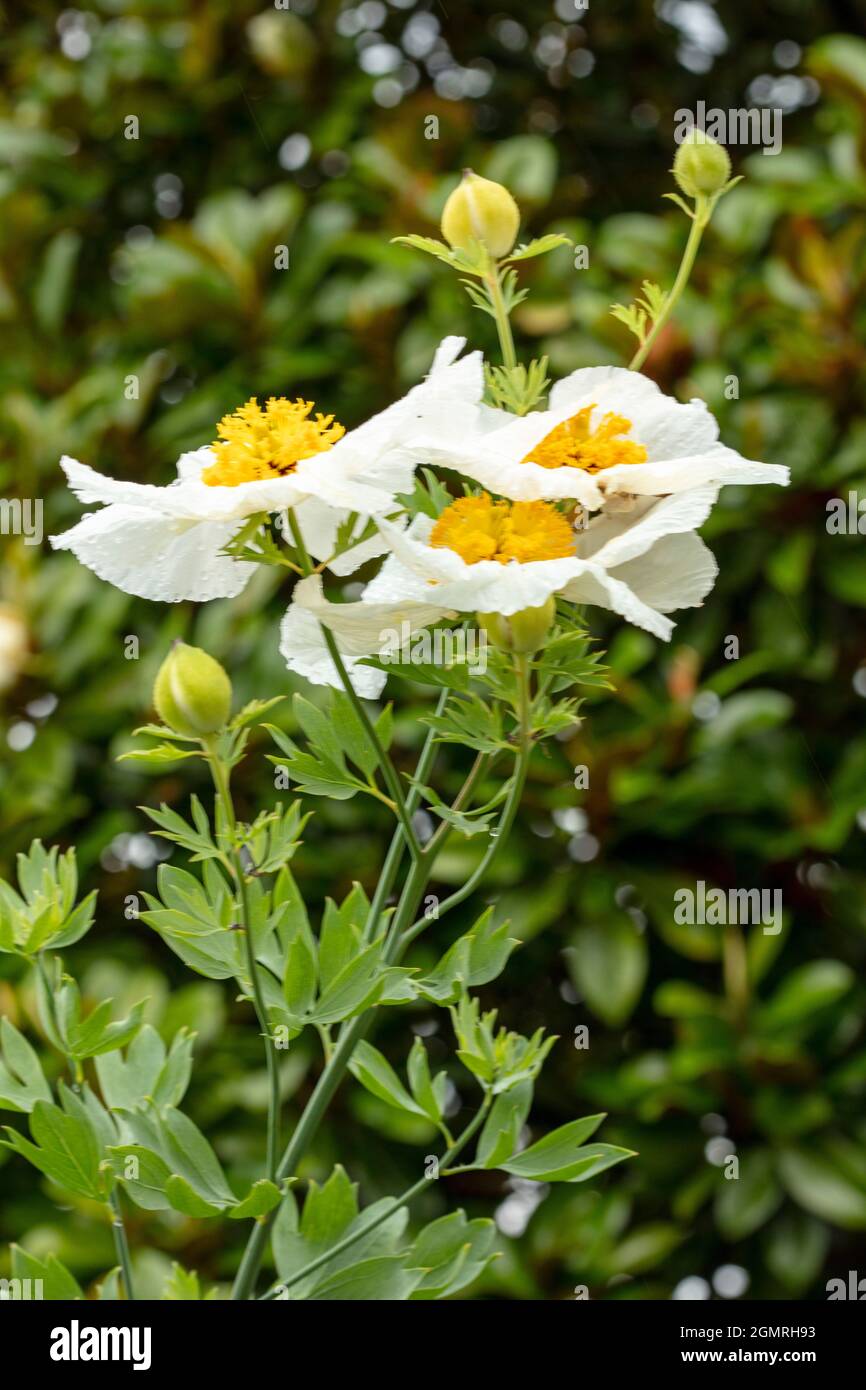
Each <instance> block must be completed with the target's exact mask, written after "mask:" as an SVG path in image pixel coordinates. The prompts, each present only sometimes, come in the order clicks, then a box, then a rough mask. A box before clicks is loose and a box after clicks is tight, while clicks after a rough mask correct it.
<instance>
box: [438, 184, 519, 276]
mask: <svg viewBox="0 0 866 1390" xmlns="http://www.w3.org/2000/svg"><path fill="white" fill-rule="evenodd" d="M519 227H520V209H519V208H518V206H517V204H516V203H515V201H514V199H513V198H512V196H511V194H510V193H509V192H508V189H507V188H503V186H502V184H501V183H494V182H493V181H492V179H483V178H481V176H480V175H479V174H473V172H472V170H471V169H465V170H464V171H463V179H462V181H461V182H460V183H459V184H458V185H457V187H456V188H455V190H454V192H453V193H452V194H451V196H450V197H449V199H448V201H447V203H446V204H445V208H444V210H443V212H442V235H443V236H444V238H445V240H446V241H447V242H448V244H449V246H453V247H455V248H456V247H466V246H468V245H469V243H470V242H472V241H480V242H481V243H482V245H483V246H486V247H487V250H488V251H489V252H490V254H491V256H493V258H494V259H495V260H499V259H500V258H501V257H502V256H507V255H508V252H509V251H511V250H512V248H513V246H514V243H515V241H516V240H517V232H518V229H519Z"/></svg>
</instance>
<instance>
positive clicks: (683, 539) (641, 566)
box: [612, 531, 719, 613]
mask: <svg viewBox="0 0 866 1390" xmlns="http://www.w3.org/2000/svg"><path fill="white" fill-rule="evenodd" d="M718 572H719V567H718V565H717V564H716V561H715V557H714V556H713V554H712V551H710V550H708V549H707V547H706V545H704V542H703V541H702V540H701V538H700V536H696V535H695V534H694V532H693V531H689V532H684V533H683V534H681V535H672V536H665V537H663V538H662V539H661V540H659V541H657V542H656V544H655V545H654V546H652V548H651V549H650V550H648V551H646V552H645V553H644V554H643V555H639V556H638V557H637V558H636V559H634V560H629V561H628V562H627V563H626V564H624V565H618V566H617V568H616V569H615V570H613V571H612V573H613V575H614V577H615V578H616V579H620V580H622V581H623V582H624V583H625V584H627V585H628V587H629V588H630V589H631V590H632V592H633V593H634V594H635V595H636V596H637V597H638V598H639V599H640V600H641V602H643V603H645V604H648V605H649V607H650V608H655V609H657V610H658V611H659V612H660V613H672V612H674V611H675V610H676V609H677V608H699V607H700V606H701V604H702V603H703V601H704V599H705V598H706V596H707V594H708V593H709V592H710V590H711V589H712V587H713V585H714V584H715V582H716V576H717V574H718Z"/></svg>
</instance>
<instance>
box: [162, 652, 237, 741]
mask: <svg viewBox="0 0 866 1390" xmlns="http://www.w3.org/2000/svg"><path fill="white" fill-rule="evenodd" d="M153 703H154V705H155V706H156V712H157V714H158V715H159V717H160V719H161V720H162V722H163V724H166V725H167V726H168V727H169V728H170V729H174V731H175V733H177V734H186V735H187V737H189V738H202V737H203V736H204V735H205V734H215V733H217V732H218V731H219V730H220V729H222V728H224V727H225V724H226V722H227V720H228V717H229V714H230V712H231V706H232V685H231V681H230V680H229V678H228V676H227V675H226V673H225V671H224V670H223V668H222V666H220V664H219V662H218V661H214V659H213V657H212V656H208V654H207V652H203V651H202V649H201V647H188V646H187V645H186V643H185V642H176V643H175V645H174V646H173V647H172V649H171V651H170V652H169V654H168V656H167V657H166V658H165V661H164V662H163V663H162V665H161V666H160V668H159V671H158V673H157V677H156V681H155V682H154V687H153Z"/></svg>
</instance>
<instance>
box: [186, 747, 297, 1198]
mask: <svg viewBox="0 0 866 1390" xmlns="http://www.w3.org/2000/svg"><path fill="white" fill-rule="evenodd" d="M202 743H203V745H204V749H205V753H206V755H207V760H208V763H209V764H210V769H211V774H212V776H213V782H214V787H215V789H216V793H217V797H218V798H219V800H220V802H221V803H222V808H223V814H224V815H225V818H226V822H227V824H228V827H229V835H230V846H229V858H230V862H231V867H232V873H233V875H234V879H235V882H236V883H237V886H238V911H239V915H240V926H241V928H242V930H243V934H244V946H245V951H246V960H247V970H248V971H249V976H250V987H251V989H252V994H253V1007H254V1009H255V1013H256V1018H257V1020H258V1024H259V1028H260V1029H261V1034H262V1038H263V1040H264V1044H265V1066H266V1068H267V1073H268V1139H267V1144H268V1150H267V1152H268V1157H267V1164H268V1177H269V1178H270V1179H271V1181H272V1182H273V1180H274V1178H275V1176H276V1171H277V1154H278V1153H279V1149H280V1076H279V1069H278V1067H277V1055H276V1051H275V1049H274V1044H273V1040H272V1038H271V1032H270V1028H269V1026H268V1011H267V1006H266V1004H265V996H264V993H263V991H262V981H261V976H260V974H259V966H258V961H257V960H256V945H255V941H254V940H253V926H252V916H251V913H250V903H249V893H248V891H247V876H246V873H245V871H244V866H243V863H242V861H241V856H240V852H239V850H238V843H237V839H238V836H237V817H236V816H235V808H234V801H233V800H232V793H231V785H230V781H229V774H228V771H227V769H226V767H225V764H224V763H223V761H222V759H221V758H220V756H219V753H218V751H217V747H216V742H215V740H214V739H213V738H206V739H202Z"/></svg>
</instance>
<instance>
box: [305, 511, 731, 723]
mask: <svg viewBox="0 0 866 1390" xmlns="http://www.w3.org/2000/svg"><path fill="white" fill-rule="evenodd" d="M715 496H716V488H715V487H704V488H692V489H690V490H689V491H688V492H684V493H681V494H679V495H676V496H671V497H665V498H663V499H661V500H658V501H657V500H654V499H653V500H648V501H646V502H643V503H642V504H639V505H638V507H636V509H635V510H634V511H633V512H631V513H627V514H622V515H620V516H618V517H608V516H601V517H599V518H597V519H596V521H594V522H591V523H590V525H589V526H588V527H587V528H586V529H585V530H584V531H583V532H580V533H575V532H574V531H573V530H572V527H571V526H570V524H569V522H568V520H567V518H566V517H565V516H564V515H563V513H562V512H560V511H559V510H557V508H556V507H554V506H553V505H552V504H550V503H548V502H544V501H534V502H516V503H511V502H504V501H499V502H495V501H493V500H492V499H491V498H490V497H489V496H488V495H487V494H486V493H485V494H482V495H481V496H479V497H464V498H461V499H460V500H459V501H457V502H454V503H452V504H451V505H450V506H449V507H446V509H445V511H444V512H443V513H442V515H441V516H440V517H439V518H438V520H437V521H435V522H434V521H433V519H432V518H431V517H428V516H418V517H416V518H415V520H414V521H413V522H412V523H411V525H410V526H409V527H408V528H407V529H402V528H401V527H399V526H396V525H394V524H393V523H391V522H389V521H387V520H384V519H381V520H379V521H378V522H377V525H378V527H379V529H380V531H381V532H382V534H383V536H384V537H385V539H386V540H387V542H388V546H389V549H390V550H391V554H390V555H389V557H388V559H387V560H386V561H385V564H384V565H383V567H382V569H381V570H380V572H379V574H378V575H377V576H376V578H375V579H373V580H372V581H371V583H370V584H368V585H367V587H366V589H365V590H364V593H363V596H362V598H361V600H360V601H358V602H356V603H346V604H335V603H329V602H328V601H327V600H326V599H325V597H324V594H323V592H322V586H321V581H320V580H318V578H315V579H314V580H303V581H302V582H301V583H300V584H298V585H297V587H296V588H295V592H294V595H293V600H292V605H291V607H290V608H289V611H288V613H287V614H286V616H285V618H284V619H283V625H282V632H281V639H282V640H281V643H280V651H281V652H282V654H283V656H284V657H285V659H286V664H287V665H288V667H289V668H290V670H293V671H296V672H298V673H299V674H300V675H303V676H305V677H306V678H307V679H308V680H310V681H312V682H313V683H314V684H327V685H330V684H334V683H335V680H336V672H335V670H334V666H333V662H332V661H331V659H330V656H329V655H328V652H327V650H326V647H325V643H324V638H323V636H322V633H321V630H320V626H319V625H320V623H323V624H325V626H327V627H329V628H330V629H331V630H332V631H333V633H334V635H335V637H336V640H337V645H338V647H339V649H340V652H341V655H343V657H344V660H345V663H346V666H347V670H349V672H350V674H351V676H352V681H353V684H355V685H356V689H357V690H358V693H359V694H364V695H368V696H375V695H377V694H378V693H379V692H380V691H381V689H382V686H383V685H384V683H385V675H384V673H383V672H381V671H377V670H376V669H375V668H372V667H364V666H363V665H359V662H361V661H362V659H363V658H364V657H365V656H372V655H378V656H386V655H387V654H388V653H387V652H386V651H385V635H386V634H388V633H393V632H394V631H395V630H397V629H400V628H401V627H402V625H403V624H407V625H408V626H407V627H405V628H403V631H404V633H411V632H413V631H415V630H416V629H417V628H419V627H424V626H426V625H428V624H429V623H431V622H435V621H438V620H439V619H441V618H443V617H447V616H451V615H453V614H454V613H470V612H484V613H499V614H502V615H503V616H504V617H509V616H511V615H513V614H515V613H519V612H522V611H523V610H524V609H526V608H540V607H541V606H542V605H544V604H545V603H546V602H547V600H548V599H549V598H550V597H551V596H552V595H560V596H561V597H563V598H565V599H568V600H571V601H572V602H574V603H578V604H583V603H588V604H594V605H597V606H599V607H602V608H608V609H610V610H612V611H613V612H615V613H618V614H619V615H620V616H621V617H623V618H625V619H626V620H627V621H628V622H631V623H634V624H635V625H636V626H638V627H642V628H645V629H646V630H647V631H648V632H652V633H654V634H655V636H657V637H661V638H663V639H664V640H665V641H667V640H668V639H669V638H670V635H671V632H672V631H673V623H672V622H671V620H670V619H669V618H668V617H666V616H665V614H666V613H668V612H670V611H672V610H674V609H677V608H691V607H696V606H698V605H700V604H701V603H702V601H703V599H704V597H705V596H706V594H707V593H708V592H709V591H710V589H711V588H712V586H713V583H714V581H715V577H716V573H717V568H716V562H715V560H714V559H713V556H712V555H711V553H710V551H709V550H708V549H707V547H706V546H705V545H704V543H703V541H701V540H700V538H699V537H698V536H696V535H695V534H694V531H695V528H696V527H697V526H699V525H700V524H701V523H702V522H703V521H704V520H705V519H706V517H707V515H708V514H709V511H710V508H711V507H712V504H713V501H714V500H715Z"/></svg>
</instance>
